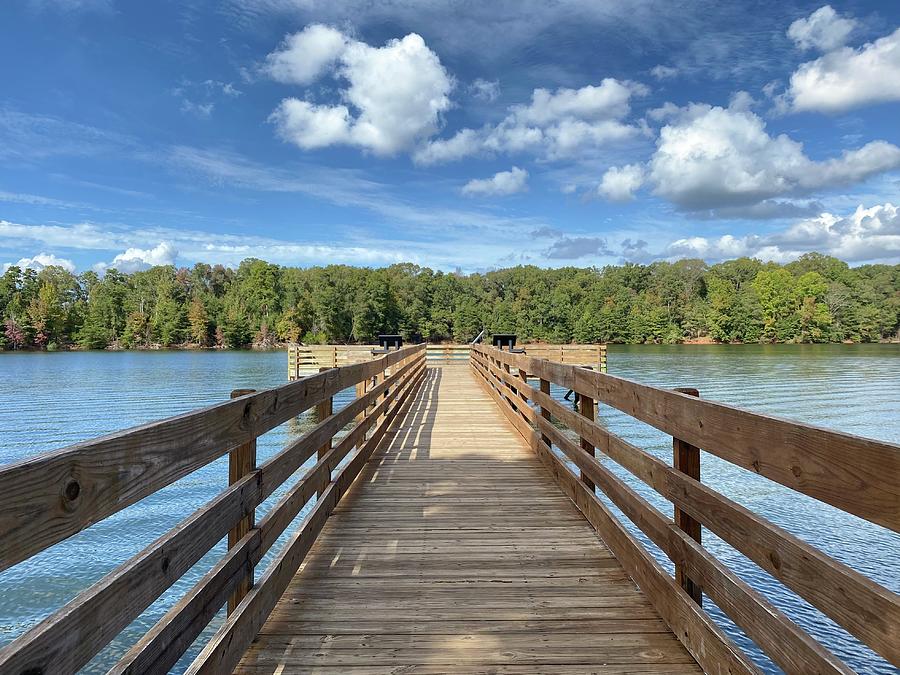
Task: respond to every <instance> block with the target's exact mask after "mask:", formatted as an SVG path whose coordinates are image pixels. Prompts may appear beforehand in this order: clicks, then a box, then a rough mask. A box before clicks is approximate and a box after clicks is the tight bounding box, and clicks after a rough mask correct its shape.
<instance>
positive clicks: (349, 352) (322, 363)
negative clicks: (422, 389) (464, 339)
mask: <svg viewBox="0 0 900 675" xmlns="http://www.w3.org/2000/svg"><path fill="white" fill-rule="evenodd" d="M471 347H472V345H471V344H429V345H428V346H427V347H426V358H427V359H428V361H429V362H432V363H468V359H469V349H471ZM522 348H523V349H524V350H525V353H527V354H528V355H529V356H536V357H538V358H542V359H550V360H551V361H558V362H559V363H571V364H573V365H579V366H585V367H590V368H594V369H595V370H599V371H600V372H603V373H605V372H606V345H605V344H556V345H551V344H544V343H532V344H524V345H522ZM374 349H378V345H299V344H290V345H288V380H296V379H298V378H301V377H304V376H306V375H309V374H310V373H315V372H318V371H319V370H320V369H322V368H339V367H341V366H346V365H350V364H352V363H362V362H363V361H368V360H370V359H372V358H374V356H373V354H372V350H374Z"/></svg>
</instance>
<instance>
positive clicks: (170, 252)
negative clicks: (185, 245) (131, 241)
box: [102, 241, 178, 273]
mask: <svg viewBox="0 0 900 675" xmlns="http://www.w3.org/2000/svg"><path fill="white" fill-rule="evenodd" d="M177 257H178V250H177V249H176V248H175V245H174V244H173V243H172V242H169V241H161V242H160V243H159V244H158V245H156V246H154V247H153V248H149V249H144V248H129V249H128V250H126V251H125V252H124V253H120V254H119V255H117V256H116V257H115V258H113V260H112V262H111V263H109V265H102V267H103V268H115V269H117V270H119V271H120V272H127V273H131V272H138V271H140V270H146V269H149V268H151V267H155V266H157V265H174V264H175V259H176V258H177Z"/></svg>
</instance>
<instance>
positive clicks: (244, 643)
mask: <svg viewBox="0 0 900 675" xmlns="http://www.w3.org/2000/svg"><path fill="white" fill-rule="evenodd" d="M420 382H421V379H420V378H419V379H416V380H415V383H416V384H418V383H420ZM382 385H384V383H382ZM414 391H415V389H414V388H412V389H410V390H408V391H407V392H406V396H405V399H404V400H403V401H402V402H401V403H400V405H398V406H395V407H393V408H392V409H391V411H390V413H389V414H388V415H387V416H385V418H384V420H383V421H382V423H381V424H380V425H379V426H378V427H377V429H376V431H375V433H374V434H373V435H372V437H371V438H369V439H368V440H367V441H366V442H365V443H364V445H363V446H362V447H361V448H360V449H359V450H358V452H357V453H356V455H355V456H354V458H353V459H352V460H351V461H350V462H348V463H347V464H345V465H344V466H343V467H342V468H341V470H340V472H339V473H338V475H337V476H335V478H334V480H333V481H332V482H331V483H329V485H328V487H327V488H326V489H325V490H324V491H323V492H322V494H321V496H320V498H319V499H318V500H317V501H316V505H315V507H313V510H312V511H311V512H310V514H309V515H308V516H307V517H306V519H305V520H304V522H303V525H302V526H301V527H300V529H299V530H298V532H297V533H296V534H295V535H293V536H292V537H291V539H290V541H289V542H288V544H287V545H285V547H284V549H283V550H282V552H281V553H280V554H279V555H278V556H276V558H275V560H273V561H272V563H271V564H270V566H269V567H268V569H267V570H266V572H265V573H264V574H263V576H262V578H260V581H259V584H258V585H257V586H256V587H254V588H253V590H251V592H250V593H249V594H248V595H247V597H246V598H244V600H243V602H242V603H241V605H240V606H239V607H238V608H237V610H236V611H235V613H234V614H233V615H232V616H230V617H229V618H228V619H227V621H226V622H225V624H224V625H223V626H222V627H221V628H220V629H219V630H218V631H217V632H216V634H215V635H214V636H213V637H212V639H211V640H210V641H209V643H207V645H206V646H205V647H204V649H203V651H202V652H201V653H200V654H199V655H198V656H197V658H196V659H195V660H194V662H193V663H192V664H191V666H190V667H189V668H188V670H187V673H189V674H191V675H192V674H194V673H222V672H230V671H231V670H233V669H234V667H235V666H236V665H237V664H238V662H239V661H240V659H241V656H242V655H243V653H244V650H246V648H247V647H248V646H249V645H250V643H251V642H252V641H253V639H254V638H255V637H256V635H257V633H258V632H259V629H260V628H261V627H262V625H263V624H264V623H265V621H266V619H267V618H268V616H269V614H270V613H271V611H272V609H273V608H274V607H275V604H276V603H277V602H278V599H279V598H280V597H281V595H282V593H283V592H284V589H285V588H286V587H287V585H288V583H289V582H290V580H291V578H292V577H293V575H294V573H295V572H296V571H297V568H298V567H299V566H300V564H301V563H302V562H303V560H304V558H305V557H306V554H307V553H308V552H309V549H310V548H311V547H312V545H313V542H314V541H315V538H316V536H317V535H318V533H319V532H320V531H321V529H322V526H323V525H324V523H325V520H326V519H327V518H328V516H329V515H330V513H331V511H332V510H333V509H334V507H335V505H336V504H337V503H338V501H339V500H340V498H341V496H342V495H343V494H344V493H345V492H346V491H347V489H348V488H349V487H350V485H351V484H352V482H353V481H354V480H355V479H356V476H357V475H358V473H359V471H360V469H361V468H362V467H363V466H365V462H366V460H367V459H368V456H369V455H370V454H371V453H372V452H373V451H374V449H375V448H376V447H377V446H378V444H379V442H380V441H381V439H382V438H383V436H384V434H385V431H386V430H387V428H388V426H390V424H391V422H392V421H393V419H394V417H395V416H396V415H397V414H398V412H399V411H402V410H404V409H405V408H406V407H408V406H409V404H410V402H411V401H412V398H413V397H412V396H411V395H410V394H411V393H413V392H414ZM384 403H385V401H383V402H382V405H383V404H384ZM372 419H377V416H376V415H373V416H372Z"/></svg>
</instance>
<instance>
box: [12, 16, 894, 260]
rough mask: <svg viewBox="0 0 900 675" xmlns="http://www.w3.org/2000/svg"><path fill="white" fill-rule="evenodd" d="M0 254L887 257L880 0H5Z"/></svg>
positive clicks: (887, 53) (886, 59) (888, 172)
mask: <svg viewBox="0 0 900 675" xmlns="http://www.w3.org/2000/svg"><path fill="white" fill-rule="evenodd" d="M0 85H2V86H0V266H2V265H4V264H6V265H8V264H10V263H19V264H25V265H31V266H34V267H40V266H41V265H43V264H52V263H56V264H62V265H64V266H67V267H70V268H72V269H74V270H77V271H83V270H86V269H91V268H94V269H97V270H100V271H102V270H104V269H106V268H108V267H110V266H115V267H117V268H119V269H122V270H127V271H131V270H135V269H141V268H143V267H146V266H148V265H151V264H169V263H172V264H176V265H191V264H193V263H194V262H196V261H199V260H202V261H205V262H212V263H216V262H220V263H225V264H230V265H235V264H237V263H238V262H239V261H240V260H241V259H243V258H246V257H260V258H264V259H266V260H269V261H272V262H277V263H280V264H285V265H299V266H308V265H313V264H328V263H332V262H338V263H350V264H357V265H387V264H391V263H393V262H401V261H411V262H414V263H417V264H420V265H428V266H431V267H435V268H441V269H445V270H453V269H457V268H459V269H462V270H464V271H473V270H485V269H491V268H495V267H504V266H510V265H515V264H520V263H528V264H536V265H540V266H562V265H579V266H588V265H605V264H617V263H621V262H623V261H634V262H648V261H651V260H656V259H674V258H679V257H702V258H705V259H707V260H709V261H716V260H721V259H727V258H733V257H737V256H740V255H754V256H757V257H760V258H763V259H767V260H778V261H785V260H790V259H793V258H795V257H797V256H798V255H800V254H802V253H804V252H806V251H810V250H819V251H822V252H826V253H831V254H833V255H838V256H840V257H843V258H845V259H847V260H849V261H851V262H852V263H854V264H859V263H863V262H891V263H896V262H898V261H900V213H898V209H897V206H898V205H900V148H898V146H900V124H898V121H900V3H894V2H865V1H863V0H857V1H848V2H834V3H832V4H831V5H823V4H822V3H821V2H800V1H787V2H785V1H778V2H739V1H734V2H715V1H713V0H708V1H707V0H696V1H694V2H684V3H673V2H668V1H663V0H655V1H650V0H609V1H608V2H602V3H601V2H575V1H574V0H556V2H543V1H538V0H517V1H515V2H513V1H507V0H497V1H495V2H483V1H479V2H476V1H462V2H454V3H451V2H439V1H437V0H435V1H432V2H420V1H418V0H384V1H382V2H378V3H373V2H370V1H369V0H329V1H327V2H320V1H319V0H226V1H225V2H196V1H183V2H163V1H160V2H153V3H136V2H125V1H124V0H21V1H20V0H6V1H5V2H4V3H3V4H2V7H0Z"/></svg>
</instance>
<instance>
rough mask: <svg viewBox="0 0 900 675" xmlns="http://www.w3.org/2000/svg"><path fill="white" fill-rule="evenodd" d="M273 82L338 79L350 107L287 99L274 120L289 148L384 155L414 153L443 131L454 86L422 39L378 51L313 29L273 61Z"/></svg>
mask: <svg viewBox="0 0 900 675" xmlns="http://www.w3.org/2000/svg"><path fill="white" fill-rule="evenodd" d="M265 70H266V72H268V74H269V75H270V76H272V77H273V78H275V79H277V80H279V81H282V82H287V83H293V84H311V83H312V82H314V81H316V80H317V79H318V78H319V77H321V76H322V75H323V74H325V73H326V72H332V73H333V74H334V75H335V77H336V78H337V79H338V80H339V81H340V82H342V83H344V86H343V87H342V88H341V89H340V96H341V99H342V100H343V101H344V103H343V104H337V105H333V104H317V103H312V102H309V101H305V100H301V99H299V98H286V99H284V100H283V101H282V102H281V104H280V105H279V106H278V108H277V109H276V110H275V111H274V112H273V113H272V115H271V117H270V120H271V121H272V122H273V123H274V124H275V126H276V128H277V130H278V134H279V135H280V136H281V137H282V138H283V139H284V140H286V141H288V142H291V143H294V144H295V145H297V146H299V147H301V148H303V149H305V150H310V149H315V148H322V147H326V146H329V145H337V144H343V145H354V146H357V147H361V148H363V149H366V150H370V151H372V152H374V153H375V154H378V155H393V154H396V153H398V152H400V151H405V150H409V149H410V148H412V147H413V146H414V145H415V144H416V143H417V142H419V141H420V140H423V139H426V138H429V137H431V136H433V135H434V134H435V133H436V132H437V131H438V130H439V128H440V124H441V114H442V113H443V112H444V111H446V110H447V109H448V108H449V107H450V98H449V93H450V91H451V89H452V88H453V79H452V78H451V76H450V75H449V73H448V72H447V71H446V70H445V69H444V67H443V66H442V65H441V62H440V59H439V58H438V56H437V54H435V53H434V52H433V51H431V50H430V49H429V48H428V46H427V45H426V44H425V41H424V40H423V39H422V38H421V37H420V36H419V35H416V34H415V33H410V34H409V35H407V36H406V37H404V38H402V39H400V40H390V41H389V42H388V43H387V44H385V45H384V46H383V47H372V46H370V45H367V44H365V43H363V42H359V41H357V40H353V39H351V38H349V37H347V36H346V35H343V34H342V33H340V31H337V30H335V29H334V28H329V27H327V26H321V25H312V26H307V27H306V28H305V29H304V30H303V31H301V32H300V33H297V34H295V35H293V36H290V37H288V38H287V39H286V40H285V42H284V43H283V44H282V45H281V47H280V48H279V49H278V50H277V51H275V52H273V53H272V54H269V56H268V58H267V60H266V66H265Z"/></svg>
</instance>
